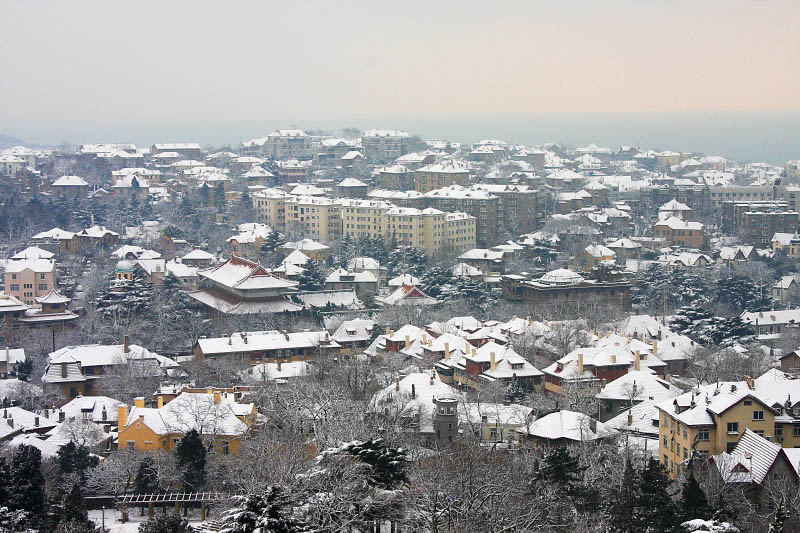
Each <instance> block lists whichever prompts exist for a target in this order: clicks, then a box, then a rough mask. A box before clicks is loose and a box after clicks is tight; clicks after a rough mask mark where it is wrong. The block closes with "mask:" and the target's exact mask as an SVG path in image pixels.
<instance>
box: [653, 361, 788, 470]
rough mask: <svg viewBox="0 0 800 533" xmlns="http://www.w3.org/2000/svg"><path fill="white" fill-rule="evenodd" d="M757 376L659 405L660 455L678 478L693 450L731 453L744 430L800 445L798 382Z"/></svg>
mask: <svg viewBox="0 0 800 533" xmlns="http://www.w3.org/2000/svg"><path fill="white" fill-rule="evenodd" d="M768 376H769V374H765V375H764V376H762V377H761V378H758V379H755V380H753V379H748V380H747V381H737V382H724V383H714V384H711V385H706V386H705V387H701V388H699V389H697V390H694V391H691V392H687V393H685V394H682V395H680V396H678V397H676V398H674V399H671V400H665V401H663V402H660V403H657V404H656V407H657V408H658V410H659V437H660V438H659V454H658V455H659V458H660V460H661V464H663V465H664V466H665V467H666V468H667V470H668V471H669V473H670V476H672V477H677V476H678V475H679V473H680V472H681V470H682V469H683V467H684V465H685V461H686V460H687V459H689V457H690V456H691V455H692V453H693V452H695V453H696V454H697V455H699V456H700V457H708V456H711V455H717V454H719V453H722V452H727V453H730V452H731V451H733V449H734V448H735V447H736V444H737V443H738V442H739V438H740V437H741V435H742V434H743V433H744V431H745V429H750V430H751V431H753V432H754V433H756V434H758V435H760V436H762V437H764V438H766V439H767V440H770V441H772V442H774V443H776V444H779V445H780V446H782V447H784V448H793V447H796V446H800V380H775V379H768Z"/></svg>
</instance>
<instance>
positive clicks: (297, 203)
mask: <svg viewBox="0 0 800 533" xmlns="http://www.w3.org/2000/svg"><path fill="white" fill-rule="evenodd" d="M284 208H285V228H286V233H287V234H297V235H300V236H301V237H304V238H305V237H307V238H310V239H314V240H315V241H320V242H324V243H328V242H332V241H335V240H337V239H339V238H341V236H342V213H341V208H342V207H341V205H340V204H339V202H338V201H334V200H331V199H330V198H318V197H314V196H293V197H290V198H287V199H286V201H285V202H284Z"/></svg>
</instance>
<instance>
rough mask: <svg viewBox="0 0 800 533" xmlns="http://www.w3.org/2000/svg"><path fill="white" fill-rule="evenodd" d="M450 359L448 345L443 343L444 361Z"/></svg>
mask: <svg viewBox="0 0 800 533" xmlns="http://www.w3.org/2000/svg"><path fill="white" fill-rule="evenodd" d="M448 359H450V343H449V342H446V343H444V360H445V361H447V360H448Z"/></svg>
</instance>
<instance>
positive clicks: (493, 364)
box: [489, 352, 497, 372]
mask: <svg viewBox="0 0 800 533" xmlns="http://www.w3.org/2000/svg"><path fill="white" fill-rule="evenodd" d="M495 368H497V359H496V358H495V355H494V352H492V353H490V354H489V370H490V371H492V372H494V369H495Z"/></svg>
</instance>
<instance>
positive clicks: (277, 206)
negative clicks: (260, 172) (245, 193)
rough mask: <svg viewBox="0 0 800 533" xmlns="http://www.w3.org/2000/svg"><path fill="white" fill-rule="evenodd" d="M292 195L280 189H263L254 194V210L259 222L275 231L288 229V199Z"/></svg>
mask: <svg viewBox="0 0 800 533" xmlns="http://www.w3.org/2000/svg"><path fill="white" fill-rule="evenodd" d="M291 197H292V196H291V195H290V194H288V193H286V192H284V191H282V190H280V189H263V190H261V191H259V192H257V193H256V194H254V195H253V211H254V212H255V217H256V221H257V222H261V223H263V224H266V225H267V226H269V227H270V228H272V229H274V230H275V231H279V232H283V231H285V230H286V200H287V199H288V198H291Z"/></svg>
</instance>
